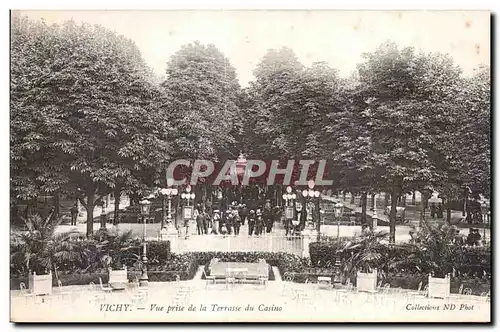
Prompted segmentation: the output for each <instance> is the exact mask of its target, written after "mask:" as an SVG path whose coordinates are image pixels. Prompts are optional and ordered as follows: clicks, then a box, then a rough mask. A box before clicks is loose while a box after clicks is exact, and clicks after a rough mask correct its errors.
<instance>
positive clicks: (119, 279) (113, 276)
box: [108, 266, 128, 288]
mask: <svg viewBox="0 0 500 332" xmlns="http://www.w3.org/2000/svg"><path fill="white" fill-rule="evenodd" d="M108 271H109V281H108V284H109V285H110V286H111V287H113V288H124V287H125V285H126V284H127V283H128V278H127V267H126V266H125V268H124V269H123V270H111V269H109V270H108Z"/></svg>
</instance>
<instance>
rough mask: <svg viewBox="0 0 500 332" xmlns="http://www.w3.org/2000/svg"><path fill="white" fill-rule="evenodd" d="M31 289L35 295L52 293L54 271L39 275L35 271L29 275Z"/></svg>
mask: <svg viewBox="0 0 500 332" xmlns="http://www.w3.org/2000/svg"><path fill="white" fill-rule="evenodd" d="M28 282H29V289H30V292H31V293H32V294H34V295H51V294H52V271H50V272H49V274H41V275H37V274H36V273H35V272H33V274H30V275H29V279H28Z"/></svg>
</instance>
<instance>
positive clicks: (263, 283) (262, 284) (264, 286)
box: [257, 276, 269, 288]
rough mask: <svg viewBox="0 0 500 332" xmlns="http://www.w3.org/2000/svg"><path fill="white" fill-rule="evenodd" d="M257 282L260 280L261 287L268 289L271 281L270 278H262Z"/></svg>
mask: <svg viewBox="0 0 500 332" xmlns="http://www.w3.org/2000/svg"><path fill="white" fill-rule="evenodd" d="M257 280H258V282H259V285H260V286H262V287H263V288H267V282H268V281H269V277H267V276H260V277H259V279H257Z"/></svg>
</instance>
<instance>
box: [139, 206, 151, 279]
mask: <svg viewBox="0 0 500 332" xmlns="http://www.w3.org/2000/svg"><path fill="white" fill-rule="evenodd" d="M139 204H141V214H142V220H143V224H144V227H143V235H142V244H143V249H142V274H141V279H140V280H139V284H140V286H147V285H148V267H147V264H148V257H147V252H146V218H147V217H148V216H149V211H150V209H151V202H150V201H149V200H147V199H144V200H142V201H140V202H139Z"/></svg>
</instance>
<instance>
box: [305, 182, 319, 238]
mask: <svg viewBox="0 0 500 332" xmlns="http://www.w3.org/2000/svg"><path fill="white" fill-rule="evenodd" d="M307 186H308V187H309V190H305V189H304V190H303V191H302V196H303V197H304V198H305V199H306V204H307V198H309V199H310V200H311V201H313V202H314V204H315V208H316V212H317V221H316V231H317V233H318V234H317V240H318V242H319V240H320V238H321V235H320V234H321V215H320V213H319V196H320V195H321V193H320V191H319V190H314V181H313V180H309V182H308V183H307ZM306 206H307V205H306ZM308 216H311V213H308Z"/></svg>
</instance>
